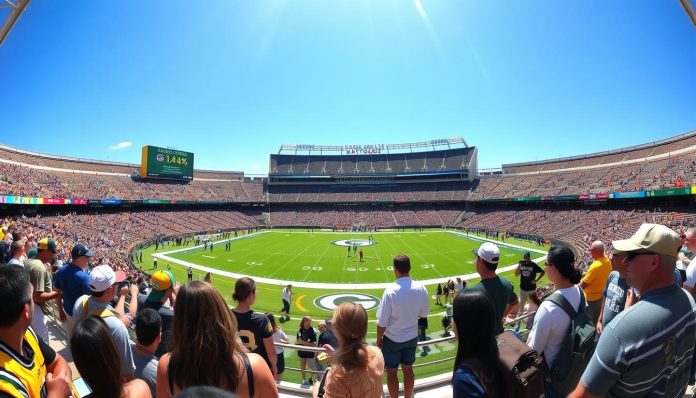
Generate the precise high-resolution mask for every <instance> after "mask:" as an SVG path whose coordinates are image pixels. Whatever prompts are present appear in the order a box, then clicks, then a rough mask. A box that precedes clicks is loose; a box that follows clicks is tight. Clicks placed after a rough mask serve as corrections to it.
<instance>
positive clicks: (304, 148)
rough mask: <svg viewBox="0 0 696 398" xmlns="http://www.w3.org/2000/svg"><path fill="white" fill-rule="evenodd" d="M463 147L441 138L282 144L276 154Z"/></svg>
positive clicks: (456, 139)
mask: <svg viewBox="0 0 696 398" xmlns="http://www.w3.org/2000/svg"><path fill="white" fill-rule="evenodd" d="M460 145H461V146H463V147H464V148H468V147H469V145H467V143H466V141H464V138H461V137H454V138H441V139H435V140H430V141H422V142H411V143H405V144H366V145H308V144H284V145H281V147H280V150H278V154H279V155H280V154H282V153H289V152H292V153H295V154H297V153H298V152H299V153H307V154H310V155H311V153H312V152H315V153H318V154H324V153H325V152H326V153H340V154H341V155H343V154H347V155H362V154H365V155H369V154H381V153H387V154H389V153H402V152H413V150H414V149H416V150H419V149H421V150H422V149H423V148H427V150H429V149H430V148H432V149H433V150H436V149H437V148H444V147H447V148H448V149H449V148H451V147H452V146H455V147H459V146H460Z"/></svg>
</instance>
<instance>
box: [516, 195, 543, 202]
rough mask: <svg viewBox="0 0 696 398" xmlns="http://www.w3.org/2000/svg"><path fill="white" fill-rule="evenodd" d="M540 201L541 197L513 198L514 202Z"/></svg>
mask: <svg viewBox="0 0 696 398" xmlns="http://www.w3.org/2000/svg"><path fill="white" fill-rule="evenodd" d="M540 200H541V196H524V197H521V198H515V202H537V201H540Z"/></svg>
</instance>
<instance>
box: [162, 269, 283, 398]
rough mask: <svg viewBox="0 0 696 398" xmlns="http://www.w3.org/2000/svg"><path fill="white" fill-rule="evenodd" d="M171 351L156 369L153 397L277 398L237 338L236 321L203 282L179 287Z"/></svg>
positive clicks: (260, 363) (264, 368) (260, 365)
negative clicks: (209, 390) (232, 396)
mask: <svg viewBox="0 0 696 398" xmlns="http://www.w3.org/2000/svg"><path fill="white" fill-rule="evenodd" d="M171 344H172V351H171V352H169V353H167V354H164V355H163V356H162V357H161V358H160V360H159V364H158V366H157V397H158V398H170V397H172V396H173V395H175V394H176V393H177V392H179V391H181V390H183V389H185V388H187V387H190V386H196V385H207V386H213V387H220V388H222V389H225V390H227V391H231V392H234V393H236V394H237V395H239V396H240V397H241V398H247V397H254V396H256V397H264V398H265V397H271V398H273V397H278V390H277V388H276V385H275V381H274V380H273V375H272V374H271V371H270V369H268V365H266V362H265V361H264V360H263V358H261V357H260V356H259V355H257V354H247V353H246V348H244V346H243V345H242V343H241V342H240V340H239V339H238V338H237V321H236V319H235V317H234V316H232V314H231V312H230V310H229V309H228V308H227V303H225V299H224V298H222V295H220V293H219V292H218V291H217V290H215V288H214V287H213V286H212V285H211V284H209V283H206V282H202V281H193V282H191V283H189V284H187V285H183V286H181V288H180V289H179V294H178V295H177V297H176V305H175V306H174V321H173V323H172V341H171Z"/></svg>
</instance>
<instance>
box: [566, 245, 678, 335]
mask: <svg viewBox="0 0 696 398" xmlns="http://www.w3.org/2000/svg"><path fill="white" fill-rule="evenodd" d="M674 255H675V256H676V253H675V254H674ZM590 256H592V259H593V260H594V261H593V262H592V264H590V266H589V268H587V272H586V273H585V276H583V277H582V280H581V281H580V287H581V288H582V290H583V291H584V292H585V300H587V306H588V307H589V308H590V314H591V315H592V320H593V321H594V323H595V325H596V324H597V321H598V320H599V311H600V310H601V309H602V292H603V291H604V286H606V284H607V279H608V278H609V273H610V272H611V261H609V259H608V258H607V257H606V256H605V255H604V243H603V242H602V241H600V240H598V241H594V242H592V245H590Z"/></svg>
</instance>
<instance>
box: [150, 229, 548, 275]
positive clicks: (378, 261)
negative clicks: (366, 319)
mask: <svg viewBox="0 0 696 398" xmlns="http://www.w3.org/2000/svg"><path fill="white" fill-rule="evenodd" d="M481 242H482V241H480V240H478V239H474V238H470V237H467V236H465V235H463V234H461V233H453V232H448V231H442V230H431V231H423V232H415V231H407V232H376V233H373V234H368V233H332V232H305V231H268V232H261V233H257V234H251V235H248V236H241V237H237V238H236V239H235V238H232V239H231V240H230V250H229V251H226V250H225V245H226V243H227V240H220V241H217V242H216V243H214V244H213V246H212V250H211V249H210V246H209V247H208V249H204V247H203V246H197V247H183V248H179V249H173V250H169V251H168V252H164V253H162V254H163V255H165V256H166V257H163V258H162V259H163V260H164V262H165V263H167V262H168V261H171V262H175V263H179V264H182V265H189V264H192V265H191V266H192V267H193V268H196V266H195V265H205V266H206V267H209V268H214V269H215V270H220V271H228V272H229V273H230V274H228V275H232V274H237V275H247V276H253V277H257V278H259V280H262V281H269V282H270V281H271V280H273V281H275V280H281V281H287V282H289V283H296V282H305V283H306V286H308V287H310V286H311V287H321V286H319V284H327V283H330V284H349V285H355V286H351V287H355V288H359V287H360V286H357V285H360V284H374V283H385V282H391V281H393V280H394V272H393V268H392V258H393V257H394V256H395V255H397V254H406V255H408V256H409V257H410V258H411V276H412V277H413V278H414V279H416V280H423V281H431V280H434V279H448V278H451V277H455V276H463V275H467V274H472V273H475V269H474V255H473V254H472V252H471V251H472V250H475V249H476V248H478V246H479V245H480V244H481ZM527 250H528V249H526V248H517V247H509V246H501V267H504V266H508V265H514V264H516V263H517V261H518V260H520V259H521V258H522V255H523V254H524V252H526V251H527ZM361 251H362V253H363V257H362V259H361V258H360V252H361ZM536 257H539V256H536ZM198 271H202V269H200V268H199V269H198ZM237 275H234V276H237ZM309 283H314V285H309ZM300 285H303V284H300Z"/></svg>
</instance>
